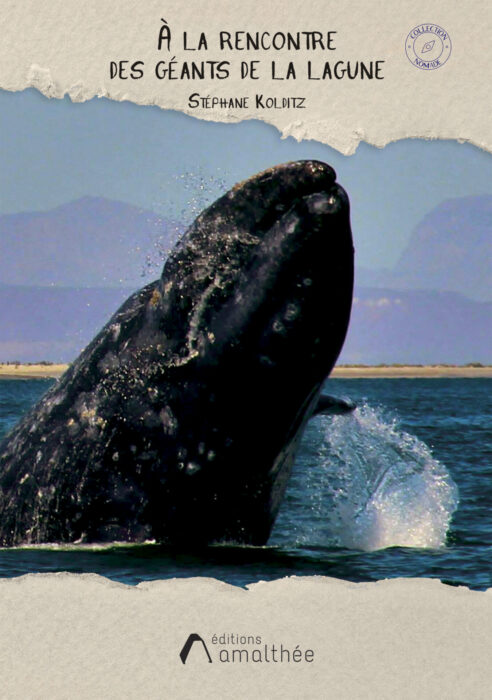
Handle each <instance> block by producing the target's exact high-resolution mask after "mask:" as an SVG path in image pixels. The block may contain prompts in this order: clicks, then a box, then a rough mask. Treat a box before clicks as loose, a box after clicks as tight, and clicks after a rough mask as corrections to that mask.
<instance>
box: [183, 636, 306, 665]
mask: <svg viewBox="0 0 492 700" xmlns="http://www.w3.org/2000/svg"><path fill="white" fill-rule="evenodd" d="M205 639H207V642H208V646H207V644H206V643H205V640H204V639H203V637H200V635H199V634H196V633H193V634H190V635H189V636H188V639H187V640H186V642H185V643H184V646H183V648H182V649H181V651H180V652H179V658H180V659H181V661H182V663H183V664H186V662H187V661H189V659H193V661H195V660H196V661H198V662H200V661H201V662H204V661H206V660H208V661H209V663H212V658H213V661H216V662H217V663H221V664H223V663H227V664H235V663H240V664H253V665H258V664H283V665H287V664H292V665H294V666H298V665H302V664H304V663H308V664H310V663H312V662H313V661H314V651H313V650H312V649H306V648H304V647H302V646H301V645H300V644H296V645H292V644H286V643H285V642H283V641H280V642H279V641H278V640H277V641H275V642H265V641H264V640H263V639H262V637H260V636H259V635H251V634H231V633H227V632H224V633H222V634H213V635H212V636H211V637H210V638H208V637H206V638H205ZM209 649H210V651H209ZM190 652H191V653H190ZM210 652H211V653H210ZM188 657H189V658H188ZM200 657H201V658H200Z"/></svg>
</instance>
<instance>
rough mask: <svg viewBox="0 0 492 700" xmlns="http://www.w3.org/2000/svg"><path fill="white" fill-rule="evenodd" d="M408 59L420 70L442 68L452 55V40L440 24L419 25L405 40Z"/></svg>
mask: <svg viewBox="0 0 492 700" xmlns="http://www.w3.org/2000/svg"><path fill="white" fill-rule="evenodd" d="M405 51H406V54H407V58H408V60H409V61H410V63H411V64H412V65H413V66H416V67H417V68H420V70H435V69H436V68H441V66H443V65H444V64H445V63H446V61H447V60H448V58H449V57H450V55H451V39H450V37H449V34H448V33H447V31H446V30H445V29H443V28H442V27H440V26H439V25H438V24H419V25H418V26H417V27H414V28H413V29H412V31H411V32H409V34H408V36H407V38H406V39H405Z"/></svg>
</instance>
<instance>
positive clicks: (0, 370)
mask: <svg viewBox="0 0 492 700" xmlns="http://www.w3.org/2000/svg"><path fill="white" fill-rule="evenodd" d="M67 368H68V365H65V364H53V365H46V364H32V365H31V364H29V365H23V364H11V363H8V364H6V363H4V364H2V363H0V379H47V378H49V379H58V377H61V375H62V374H63V372H64V371H65V370H66V369H67Z"/></svg>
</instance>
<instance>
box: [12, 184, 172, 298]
mask: <svg viewBox="0 0 492 700" xmlns="http://www.w3.org/2000/svg"><path fill="white" fill-rule="evenodd" d="M175 237H176V225H175V224H174V223H173V222H172V221H168V220H163V219H161V218H160V217H159V216H157V214H154V213H153V212H149V211H144V210H142V209H139V208H137V207H133V206H131V205H129V204H124V203H123V202H116V201H113V200H108V199H103V198H102V197H83V198H82V199H78V200H76V201H74V202H69V203H68V204H64V205H63V206H60V207H57V208H56V209H51V210H49V211H46V212H28V213H22V214H7V215H3V216H0V280H1V282H2V283H3V284H19V285H25V284H29V285H33V286H34V285H39V286H50V285H55V286H64V287H121V286H125V287H133V288H136V287H139V286H142V284H144V283H145V282H147V281H150V280H151V279H153V278H155V277H157V276H158V274H159V272H160V269H161V268H162V252H163V251H165V250H167V248H168V247H169V244H170V241H171V240H173V239H174V238H175ZM157 270H158V271H157ZM149 272H150V274H148V273H149Z"/></svg>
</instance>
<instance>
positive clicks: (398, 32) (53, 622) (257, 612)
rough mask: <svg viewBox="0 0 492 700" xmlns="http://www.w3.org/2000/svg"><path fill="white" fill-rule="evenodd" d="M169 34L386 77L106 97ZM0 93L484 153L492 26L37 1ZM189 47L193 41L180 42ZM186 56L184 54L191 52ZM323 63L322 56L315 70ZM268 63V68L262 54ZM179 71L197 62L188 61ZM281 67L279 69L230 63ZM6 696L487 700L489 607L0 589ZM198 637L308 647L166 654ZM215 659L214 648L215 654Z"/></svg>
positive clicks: (481, 597)
mask: <svg viewBox="0 0 492 700" xmlns="http://www.w3.org/2000/svg"><path fill="white" fill-rule="evenodd" d="M161 17H164V18H165V19H167V21H168V22H169V24H170V26H171V28H172V32H173V48H172V50H171V54H170V55H171V56H176V58H178V60H184V58H186V59H187V60H190V56H186V57H185V56H184V53H183V51H182V50H180V48H179V43H178V38H179V35H180V33H182V31H189V32H190V35H191V34H192V33H194V32H198V31H205V32H206V33H207V37H208V38H209V40H210V44H209V45H210V49H209V51H208V52H207V53H206V55H204V56H203V58H204V59H213V58H218V57H219V54H218V52H217V51H216V50H214V49H213V48H212V47H213V45H214V41H212V39H213V38H214V37H216V34H217V31H218V30H219V29H227V30H230V31H234V30H236V29H237V30H241V29H247V30H250V31H256V30H258V31H263V30H270V31H276V30H285V31H287V30H291V31H295V30H298V29H306V30H307V29H309V30H314V29H316V30H320V31H328V30H334V31H337V32H338V34H337V35H336V37H337V38H336V41H335V44H336V46H337V50H336V51H334V52H324V53H321V52H312V54H310V55H308V54H306V53H305V52H304V53H302V55H301V53H300V54H299V56H296V57H295V60H296V63H299V65H300V64H302V63H303V62H305V60H307V59H308V58H311V59H312V60H313V61H321V60H323V61H324V60H330V61H332V62H335V61H336V60H348V59H350V60H364V61H369V60H377V59H381V60H384V61H385V64H384V71H383V72H384V76H385V78H384V80H382V81H370V82H359V81H345V80H343V81H339V82H336V81H327V82H326V83H324V82H322V81H319V82H318V81H316V82H314V81H312V82H310V83H308V82H307V81H302V80H297V81H296V83H295V89H294V86H293V84H289V85H287V84H286V83H278V84H277V83H275V84H274V83H273V82H272V81H271V80H270V79H268V78H267V77H264V78H263V79H262V80H260V81H256V82H255V83H254V84H253V83H250V82H245V81H243V82H242V83H241V84H239V81H237V80H235V81H234V80H227V81H223V82H217V81H212V82H208V83H207V82H206V81H204V82H202V83H200V85H199V86H198V89H199V92H200V93H201V94H204V95H205V94H216V95H219V96H220V95H222V96H231V95H232V96H234V95H254V94H255V93H256V92H263V93H265V94H269V95H274V94H277V95H278V96H288V95H291V94H296V95H300V96H304V97H305V99H306V101H307V104H308V109H307V110H304V111H300V110H299V111H297V110H285V111H283V110H277V111H275V112H273V111H272V112H263V111H261V112H258V111H256V110H254V109H253V110H249V111H247V112H239V111H232V112H230V113H229V114H228V113H226V112H224V111H220V112H217V111H216V112H213V111H211V110H202V111H198V110H189V109H187V107H186V103H187V98H188V95H189V94H190V92H193V91H195V90H196V89H197V88H196V87H195V86H193V85H191V84H190V83H182V82H180V81H173V82H172V83H169V82H167V81H157V80H156V79H155V78H153V76H152V75H151V74H149V75H146V77H145V78H144V79H142V80H141V81H130V80H128V81H118V80H115V81H111V80H110V79H109V75H108V64H109V61H110V60H123V59H127V60H144V61H145V62H146V64H147V63H148V64H149V65H152V64H155V62H156V61H158V60H162V59H163V58H165V57H166V56H165V55H164V54H165V52H164V51H162V52H161V53H160V54H159V53H158V52H157V50H156V44H157V35H158V31H159V28H160V26H161V22H160V18H161ZM0 19H1V25H0V26H1V27H2V42H1V45H0V53H1V55H0V88H3V89H5V90H22V89H24V88H27V87H35V88H37V89H38V90H40V91H41V92H42V93H43V94H45V95H47V96H49V97H53V98H61V97H63V95H65V94H68V95H69V96H70V97H71V99H72V100H74V101H82V100H86V99H91V98H92V97H103V96H105V97H110V98H111V99H114V100H132V101H134V102H137V103H139V104H157V105H159V106H160V107H162V108H170V109H180V110H182V111H185V112H186V111H187V112H188V113H192V114H193V115H194V116H195V117H200V118H204V119H215V120H227V119H231V120H237V119H239V118H259V119H265V120H268V121H269V122H270V123H272V124H274V125H275V126H276V127H277V128H278V129H279V131H280V133H281V134H282V135H283V136H287V135H292V136H294V137H295V138H297V139H303V138H310V139H317V140H320V141H323V142H325V143H328V144H329V145H331V146H333V147H334V148H337V149H339V150H340V151H341V152H343V153H345V154H350V153H352V152H353V151H354V150H355V148H356V147H357V144H358V143H359V141H360V140H361V139H363V140H366V141H368V142H369V143H371V144H375V145H377V146H383V145H385V144H386V143H388V142H390V141H393V140H395V139H399V138H404V137H409V136H410V137H421V138H422V137H423V138H453V139H460V140H463V141H469V142H471V143H473V144H475V145H477V146H479V147H481V148H483V149H487V150H491V147H492V121H491V119H490V113H491V99H490V79H489V76H490V58H491V50H490V37H491V35H492V32H491V28H492V27H491V25H492V11H491V9H490V4H489V3H488V2H485V1H480V0H468V1H467V2H466V3H458V2H450V1H449V0H446V1H438V0H435V1H433V2H423V1H422V0H414V1H413V2H406V1H405V2H403V1H400V2H394V1H393V2H391V1H390V0H379V1H376V0H374V1H372V2H367V1H365V0H347V1H346V2H332V1H324V2H314V1H313V0H311V1H310V2H305V3H303V4H302V6H301V5H300V3H298V2H297V1H295V2H294V0H288V1H286V0H284V1H283V2H277V1H276V0H272V1H271V2H268V3H264V2H252V1H251V0H242V1H241V2H235V1H234V2H226V1H222V2H217V1H216V2H210V3H199V2H197V1H196V0H194V1H193V2H188V3H186V4H183V3H181V2H176V1H175V0H173V1H172V2H166V3H162V2H156V1H155V0H149V1H147V2H146V3H139V2H131V1H130V0H124V1H121V0H120V2H118V3H115V2H110V1H109V0H99V1H97V2H96V0H85V2H84V3H79V2H78V1H77V2H75V1H74V0H47V1H45V2H40V1H39V0H37V1H36V0H31V1H26V0H24V1H21V2H7V1H4V2H3V3H2V5H1V7H0ZM422 22H435V23H437V24H439V25H441V26H442V27H444V28H445V29H446V30H447V31H448V32H449V34H450V36H451V39H452V42H453V52H452V55H451V57H450V59H449V61H448V62H447V63H446V65H445V66H443V67H442V68H440V69H438V70H435V71H428V72H427V71H421V70H418V69H416V68H415V67H413V66H412V65H411V64H410V63H409V61H408V59H407V57H406V55H405V53H404V40H405V37H406V35H407V33H408V32H409V31H410V30H411V29H412V28H413V27H414V26H416V25H418V24H419V23H422ZM194 36H196V34H194ZM195 53H198V52H195ZM325 53H326V55H325ZM272 54H273V52H272ZM193 58H194V59H195V60H197V56H196V55H194V56H193ZM227 58H230V59H231V61H233V62H234V65H236V67H237V64H238V63H239V61H240V60H247V59H248V58H250V59H255V60H257V59H260V60H261V61H262V63H263V62H265V65H267V66H268V64H269V62H270V60H271V59H272V58H274V59H275V60H278V61H279V64H280V63H282V62H283V61H285V60H287V59H288V58H289V56H287V55H285V54H277V52H275V53H274V55H271V54H270V53H267V55H265V54H258V55H256V54H255V55H251V56H249V57H248V56H246V54H245V52H243V53H241V55H240V56H239V55H236V54H234V55H232V56H231V57H229V56H228V57H227ZM0 614H1V620H2V623H1V628H0V629H1V632H0V680H1V684H0V688H1V690H0V697H2V698H171V697H172V698H193V697H198V698H208V697H215V698H229V697H231V698H251V697H259V698H277V697H278V698H280V697H283V698H284V697H285V698H318V697H321V698H325V697H327V698H331V697H333V698H431V697H432V698H438V697H439V698H440V697H442V698H464V697H466V698H489V697H490V696H491V693H492V665H491V663H490V653H491V650H492V595H491V592H490V591H487V592H485V593H481V592H471V591H469V590H467V589H463V588H453V587H450V586H446V585H444V584H441V583H440V582H438V581H430V580H397V581H383V582H378V583H372V584H351V583H347V582H343V581H338V580H335V579H328V578H320V577H310V578H303V579H284V580H281V581H276V582H270V583H268V584H265V583H260V584H255V585H254V586H251V587H250V589H249V590H248V591H245V590H241V589H237V588H233V587H231V586H228V585H226V584H222V583H220V582H217V581H212V580H208V579H190V580H174V581H165V582H153V583H149V584H141V585H139V586H137V587H130V586H123V585H120V584H116V583H114V582H111V581H108V580H106V579H103V578H101V577H97V576H92V575H82V576H75V575H68V574H60V575H31V576H28V577H21V578H19V579H9V580H0ZM192 632H196V633H198V634H200V635H202V636H203V637H204V638H205V639H206V641H207V644H208V646H209V648H211V645H210V643H209V641H210V637H211V636H212V635H213V634H217V635H220V634H223V633H236V634H254V635H260V636H261V637H262V639H263V640H264V641H265V642H267V643H276V644H280V643H283V644H284V645H287V646H289V647H291V648H293V647H295V646H296V645H299V646H300V647H301V648H303V649H307V648H309V649H313V651H314V661H313V662H312V663H301V664H299V665H294V664H292V663H291V664H288V665H285V664H284V665H280V664H277V665H275V664H273V663H270V664H266V663H264V664H252V663H249V664H238V663H236V664H222V663H219V662H217V660H216V658H214V662H213V663H212V664H208V662H206V659H204V657H203V655H200V654H198V653H197V654H196V655H193V656H190V658H189V661H188V663H187V665H186V666H183V664H182V663H181V661H180V659H179V656H178V653H179V651H180V649H181V647H182V645H183V644H184V641H185V639H186V637H187V636H188V635H189V634H190V633H192ZM217 648H218V647H213V649H214V651H217Z"/></svg>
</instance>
